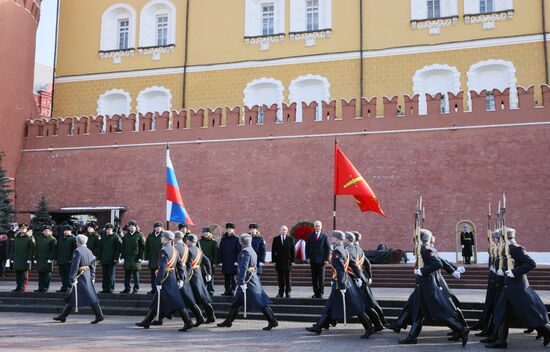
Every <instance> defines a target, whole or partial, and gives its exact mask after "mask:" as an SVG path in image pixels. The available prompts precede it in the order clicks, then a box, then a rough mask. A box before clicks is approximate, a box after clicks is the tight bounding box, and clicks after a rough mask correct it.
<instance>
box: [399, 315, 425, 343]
mask: <svg viewBox="0 0 550 352" xmlns="http://www.w3.org/2000/svg"><path fill="white" fill-rule="evenodd" d="M420 331H422V320H417V321H415V322H413V323H412V325H411V331H409V334H408V335H407V337H405V338H404V339H403V340H401V341H399V343H400V344H402V345H416V343H417V342H418V340H417V338H418V335H420Z"/></svg>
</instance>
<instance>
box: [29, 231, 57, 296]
mask: <svg viewBox="0 0 550 352" xmlns="http://www.w3.org/2000/svg"><path fill="white" fill-rule="evenodd" d="M56 247H57V240H56V239H55V238H54V237H53V236H52V235H51V232H50V234H49V235H48V236H44V235H40V237H38V240H37V241H36V252H35V256H34V259H35V260H36V268H37V270H38V290H37V292H46V291H48V289H49V288H50V280H51V276H52V270H53V261H54V259H55V250H56Z"/></svg>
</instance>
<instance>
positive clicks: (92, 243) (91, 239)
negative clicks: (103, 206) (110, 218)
mask: <svg viewBox="0 0 550 352" xmlns="http://www.w3.org/2000/svg"><path fill="white" fill-rule="evenodd" d="M97 229H98V226H97V224H96V223H95V222H89V223H88V224H87V225H86V236H87V237H88V244H87V246H88V249H89V250H91V251H92V253H93V254H94V255H95V256H96V257H97V249H98V247H99V241H100V240H101V236H100V235H99V233H98V232H97Z"/></svg>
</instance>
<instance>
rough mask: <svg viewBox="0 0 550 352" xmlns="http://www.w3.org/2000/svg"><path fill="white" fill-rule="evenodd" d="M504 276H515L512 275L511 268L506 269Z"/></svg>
mask: <svg viewBox="0 0 550 352" xmlns="http://www.w3.org/2000/svg"><path fill="white" fill-rule="evenodd" d="M506 276H508V277H511V278H514V277H516V276H515V275H514V273H513V272H512V270H506Z"/></svg>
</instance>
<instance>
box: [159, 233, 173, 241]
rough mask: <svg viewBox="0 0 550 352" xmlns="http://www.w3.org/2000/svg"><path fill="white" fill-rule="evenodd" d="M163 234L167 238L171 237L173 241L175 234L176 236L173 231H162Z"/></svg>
mask: <svg viewBox="0 0 550 352" xmlns="http://www.w3.org/2000/svg"><path fill="white" fill-rule="evenodd" d="M161 236H162V237H163V238H167V239H169V240H171V241H173V240H174V237H175V236H174V233H173V232H172V231H162V234H161Z"/></svg>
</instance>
